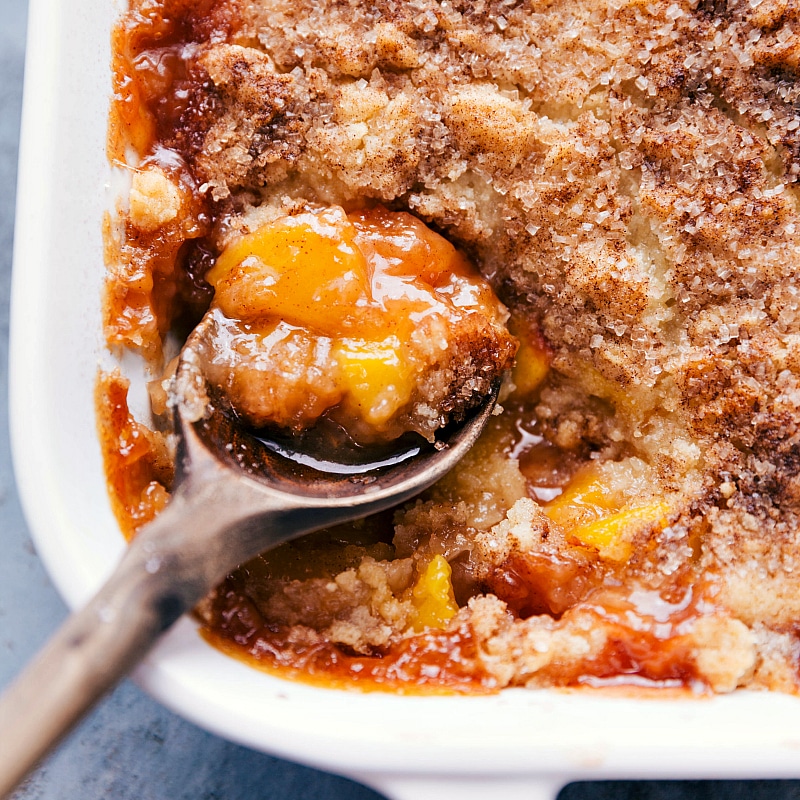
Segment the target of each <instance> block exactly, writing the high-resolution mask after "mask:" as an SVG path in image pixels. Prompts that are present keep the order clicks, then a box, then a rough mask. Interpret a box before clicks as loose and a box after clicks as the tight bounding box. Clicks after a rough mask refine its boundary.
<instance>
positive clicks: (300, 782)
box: [0, 0, 800, 800]
mask: <svg viewBox="0 0 800 800" xmlns="http://www.w3.org/2000/svg"><path fill="white" fill-rule="evenodd" d="M25 23H26V4H25V2H23V0H0V188H2V192H0V384H2V385H0V537H2V538H0V552H1V553H2V556H1V557H0V685H5V684H6V683H7V682H8V681H9V680H10V678H11V676H12V675H13V674H14V673H15V672H16V671H17V670H18V669H20V668H21V667H22V665H23V664H24V662H25V661H26V660H27V659H28V658H29V657H30V656H31V655H32V654H33V652H34V650H35V649H36V648H37V647H38V646H39V645H40V644H41V643H42V642H43V640H44V639H45V637H46V636H47V635H48V634H49V633H50V632H51V631H52V630H53V629H54V628H55V627H56V625H57V624H58V623H59V621H60V620H61V619H62V618H63V617H64V615H65V613H66V609H65V607H64V605H63V603H62V602H61V600H60V599H59V597H58V595H57V594H56V592H55V590H54V589H53V587H52V586H51V584H50V582H49V580H48V578H47V575H46V574H45V572H44V570H43V569H42V566H41V564H40V563H39V560H38V559H37V557H36V553H35V551H34V548H33V545H32V543H31V540H30V537H29V535H28V530H27V527H26V525H25V521H24V519H23V518H22V512H21V510H20V506H19V501H18V499H17V495H16V490H15V486H14V478H13V474H12V471H11V460H10V454H9V446H8V426H7V424H6V419H7V415H8V412H7V400H6V396H7V391H6V389H7V379H8V378H7V375H8V372H7V366H8V359H7V352H8V295H9V283H10V275H11V246H12V232H13V220H14V188H15V182H16V160H17V144H18V138H19V111H20V102H21V97H22V73H23V58H24V50H25V46H24V40H25ZM0 747H2V743H1V742H0ZM378 797H379V796H378V795H376V794H375V793H374V792H372V791H370V790H368V789H365V788H363V787H361V786H358V785H356V784H354V783H351V782H350V781H346V780H344V779H342V778H337V777H334V776H332V775H327V774H325V773H321V772H317V771H315V770H311V769H307V768H305V767H300V766H297V765H295V764H291V763H289V762H286V761H281V760H279V759H275V758H271V757H270V756H266V755H263V754H261V753H254V752H252V751H250V750H247V749H245V748H242V747H237V746H235V745H233V744H230V743H228V742H226V741H224V740H222V739H219V738H217V737H215V736H212V735H210V734H207V733H205V732H203V731H201V730H199V729H198V728H196V727H195V726H193V725H191V724H190V723H188V722H185V721H184V720H182V719H180V718H179V717H176V716H175V715H174V714H171V713H170V712H168V711H166V710H164V709H163V708H161V707H160V706H158V705H157V704H156V703H155V702H153V701H152V700H151V699H150V698H149V697H147V696H146V695H145V694H143V693H142V692H140V691H139V690H138V689H137V688H136V687H135V686H133V685H132V684H131V683H129V682H126V683H124V684H123V685H121V686H120V687H119V688H118V689H117V690H116V691H115V692H114V693H113V694H112V695H111V696H110V697H108V698H107V699H106V700H105V701H104V702H103V703H102V704H101V705H100V707H99V708H98V709H97V710H96V711H95V712H94V713H93V714H92V715H91V716H90V717H89V718H88V719H87V720H86V721H85V722H84V723H83V724H82V725H81V726H80V727H79V728H78V729H77V730H76V731H75V732H74V733H73V734H72V735H71V736H70V737H69V738H68V739H67V741H66V742H65V743H64V745H63V746H62V747H61V748H60V750H59V751H58V752H57V753H56V754H55V755H54V756H53V757H51V758H50V759H49V760H48V761H47V762H46V763H45V764H44V766H43V767H41V768H40V769H39V770H38V772H36V773H35V774H34V775H33V776H31V778H29V780H28V781H27V782H26V784H25V785H24V786H23V787H22V788H21V789H20V790H19V792H18V793H17V794H16V795H15V800H134V799H135V800H167V799H168V798H169V800H212V798H213V800H278V799H279V798H280V800H306V799H307V800H312V798H313V799H314V800H324V799H327V800H344V799H345V798H347V799H348V800H370V799H372V800H376V799H377V798H378ZM689 798H702V799H703V800H723V798H725V800H744V798H751V799H752V800H767V798H769V799H770V800H789V798H798V800H800V782H793V781H761V782H751V783H746V782H729V783H723V782H686V783H666V782H638V783H623V782H609V783H595V784H575V785H572V786H570V787H568V788H567V789H565V790H564V791H563V792H562V794H561V796H560V800H689Z"/></svg>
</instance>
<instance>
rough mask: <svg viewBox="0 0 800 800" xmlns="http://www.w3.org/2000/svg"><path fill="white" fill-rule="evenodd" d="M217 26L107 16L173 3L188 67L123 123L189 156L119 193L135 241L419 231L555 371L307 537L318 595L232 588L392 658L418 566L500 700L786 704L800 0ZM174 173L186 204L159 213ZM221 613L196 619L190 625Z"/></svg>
mask: <svg viewBox="0 0 800 800" xmlns="http://www.w3.org/2000/svg"><path fill="white" fill-rule="evenodd" d="M217 5H218V6H219V8H218V9H217V11H216V12H215V15H211V16H205V17H201V16H199V15H195V14H193V13H189V12H187V11H186V9H184V8H183V6H182V5H181V4H180V3H177V2H175V1H173V0H165V1H164V2H161V3H157V2H155V0H146V1H145V0H137V2H133V3H132V11H131V12H130V14H129V17H128V19H129V21H131V22H132V21H137V20H138V22H137V24H143V23H141V19H140V17H139V16H137V15H141V13H142V12H143V11H144V10H145V9H146V8H151V7H154V8H157V9H159V10H160V11H161V13H163V14H164V15H165V16H166V15H168V13H175V14H177V15H178V16H180V17H181V19H183V20H184V28H183V29H182V30H183V33H182V34H181V35H182V36H183V37H184V40H185V41H188V42H190V43H191V46H189V47H184V48H183V50H182V55H181V59H182V66H181V70H180V74H181V75H183V76H184V77H182V78H174V79H173V82H172V84H170V85H169V86H167V87H166V88H162V89H159V90H158V92H155V90H154V94H153V97H155V96H156V95H158V96H161V97H163V96H168V97H169V96H171V95H170V92H173V93H174V92H175V91H176V88H175V87H178V88H186V87H185V85H184V84H181V81H182V80H183V81H184V83H185V82H187V81H188V83H189V84H191V86H190V88H191V91H190V93H189V94H190V101H189V102H188V103H186V104H184V105H183V106H181V105H180V104H174V105H173V107H172V111H171V112H170V114H169V115H165V112H164V111H163V104H162V106H159V105H158V103H157V102H156V101H155V100H152V101H147V100H144V101H142V109H143V110H142V114H143V115H144V116H145V117H147V118H148V119H151V120H155V123H154V127H155V129H156V130H158V131H160V133H159V134H158V135H157V136H155V138H153V139H152V141H151V144H150V147H151V150H150V151H148V152H140V153H139V156H140V157H141V158H143V159H145V161H144V163H145V164H147V163H149V162H148V161H147V159H148V158H149V159H151V160H153V159H156V160H157V156H158V153H157V149H158V148H166V149H168V150H170V151H172V152H174V153H176V154H178V156H179V160H180V167H179V168H174V167H173V168H172V171H170V170H169V169H166V170H162V171H161V172H160V173H158V174H156V173H152V174H151V177H149V178H147V179H140V180H138V182H137V183H136V185H135V190H136V191H137V192H138V193H139V194H138V195H136V196H135V197H134V196H132V203H131V211H130V214H129V215H128V216H127V217H126V220H127V224H128V225H129V226H130V225H132V226H134V227H137V226H138V228H139V230H140V232H141V234H140V237H139V238H140V239H142V240H145V239H146V240H148V241H149V238H148V237H152V236H153V231H154V230H156V229H157V228H158V227H159V226H164V227H165V230H168V231H174V230H178V229H179V228H180V229H181V230H190V229H191V230H195V228H197V227H198V226H195V227H192V226H191V225H189V224H188V223H187V222H186V219H188V218H190V217H191V218H193V219H195V218H197V217H198V214H199V215H200V216H202V215H203V214H205V215H206V216H205V217H203V220H206V221H207V220H208V219H210V220H211V223H210V225H209V227H208V230H209V231H210V233H208V234H207V235H205V234H204V235H205V236H206V238H205V239H204V241H205V242H206V243H207V244H206V245H205V246H207V247H208V248H209V249H210V251H212V252H217V253H218V252H220V251H221V250H222V249H223V248H224V247H225V246H226V245H227V244H228V243H229V242H231V241H232V240H233V239H235V238H236V237H237V236H240V235H242V234H246V233H249V232H251V231H252V230H255V229H256V228H257V227H258V226H259V225H260V224H263V223H264V221H268V220H270V219H274V218H275V217H276V216H277V215H279V214H285V213H291V211H292V209H296V208H298V207H301V206H303V205H304V204H307V203H313V204H322V205H332V204H335V205H342V206H344V207H345V208H357V207H363V206H364V205H367V206H369V205H370V204H375V203H379V204H382V205H386V206H388V207H391V208H396V209H402V210H406V211H410V212H411V213H412V214H414V215H416V216H418V217H419V218H421V219H423V220H424V221H425V222H427V223H428V224H429V225H430V226H432V227H433V228H435V229H436V230H438V231H440V232H441V233H443V234H444V235H445V236H446V237H447V238H449V239H450V241H452V242H453V243H455V244H456V245H457V246H458V247H460V248H462V249H463V250H464V251H465V252H468V253H469V254H470V255H471V257H472V258H473V259H474V261H475V263H477V264H478V265H479V267H480V269H481V271H482V272H483V274H484V275H485V276H487V277H488V278H489V279H490V280H491V282H492V284H493V286H494V288H495V290H496V291H497V292H498V294H499V296H500V297H501V299H502V300H503V302H505V303H506V305H507V306H508V307H509V309H510V311H511V314H512V322H513V321H514V320H518V321H519V320H521V321H524V322H525V323H526V324H529V325H532V326H533V328H535V330H536V331H537V335H539V336H540V337H541V339H542V341H543V342H545V343H546V353H547V361H548V365H549V371H548V372H547V377H546V378H545V379H544V381H543V382H542V383H541V384H540V385H538V386H537V387H536V390H535V392H533V393H532V394H528V395H526V396H522V395H521V394H520V392H519V391H517V392H516V393H515V392H514V387H513V386H509V387H508V400H507V401H506V402H505V403H504V406H505V412H504V414H503V415H502V416H501V417H499V418H497V420H495V422H494V424H493V425H492V426H491V427H490V430H489V431H488V432H487V434H486V436H485V438H484V440H483V442H482V443H481V444H479V446H478V449H477V450H476V453H475V454H473V455H472V456H470V457H468V459H467V460H466V461H465V462H464V464H462V465H461V466H460V467H459V468H458V470H457V471H456V473H454V474H453V475H451V476H449V477H448V478H447V479H445V481H443V482H442V483H441V484H440V485H438V486H436V487H434V488H433V489H432V490H430V491H429V492H428V493H427V494H426V495H425V496H423V497H422V498H420V499H419V500H418V501H417V502H416V503H415V504H411V505H409V506H407V507H405V508H402V509H399V510H398V511H397V512H396V515H395V518H394V520H393V521H392V522H391V523H388V522H386V521H385V520H384V521H382V522H381V524H380V526H378V528H376V529H375V530H373V531H372V533H371V534H370V535H369V536H365V538H364V539H363V541H361V540H359V541H357V542H355V543H354V541H352V536H351V537H350V539H348V538H347V537H344V539H341V540H336V541H333V540H326V541H325V542H324V543H320V541H319V540H309V544H308V546H307V549H306V550H305V551H304V555H303V558H304V559H307V561H308V563H309V564H310V565H312V566H311V567H309V569H310V570H311V571H313V570H314V569H316V567H314V566H313V565H318V566H319V570H320V571H319V574H314V575H313V576H311V575H309V574H306V573H303V572H302V571H301V572H299V573H296V574H290V571H289V572H287V569H286V565H285V563H284V562H283V561H282V558H283V555H281V553H278V554H277V555H271V556H265V557H264V559H263V560H262V565H266V566H265V567H263V568H262V569H260V570H256V571H253V570H251V571H250V573H248V574H250V575H255V574H256V573H257V574H258V576H259V578H258V580H257V581H256V582H255V583H254V582H253V581H252V580H251V581H250V582H249V583H247V582H246V581H245V583H247V585H246V586H245V588H243V589H241V592H242V595H241V596H242V597H246V598H248V599H249V601H251V602H252V606H251V607H250V608H251V612H252V613H257V614H260V615H261V617H262V618H263V621H264V623H265V624H267V623H269V624H270V625H272V626H273V628H275V629H279V628H281V629H286V630H288V631H294V633H292V634H291V635H289V634H287V638H286V640H285V642H286V648H287V650H289V651H290V650H291V647H292V646H293V645H291V641H292V636H294V637H295V639H297V637H298V636H299V633H298V632H299V631H306V632H307V634H308V636H312V633H313V636H312V638H314V641H320V640H321V641H324V642H327V643H329V644H330V646H331V647H335V646H339V647H341V648H343V649H344V650H345V651H346V652H348V653H357V654H362V655H363V654H380V653H385V652H388V651H390V650H391V648H392V647H393V646H395V645H396V644H397V643H398V642H400V641H403V640H405V639H408V638H409V637H412V636H415V635H419V631H417V630H415V629H414V626H413V618H414V613H415V611H414V605H413V600H412V594H411V592H412V589H413V587H414V586H417V585H419V581H420V579H421V576H422V574H423V573H424V570H425V569H426V565H427V564H430V563H431V559H432V558H434V556H443V557H444V558H445V559H446V560H447V562H448V563H449V565H450V567H451V569H452V586H453V590H454V596H455V600H456V602H457V605H458V607H459V610H458V613H457V614H456V616H455V617H453V619H452V620H451V622H450V623H449V624H450V626H451V627H452V629H453V630H456V629H458V630H459V632H460V633H459V636H461V635H462V634H463V631H464V630H465V629H466V628H465V626H466V627H467V628H468V629H469V630H470V631H471V633H470V635H471V636H472V637H473V640H474V642H475V646H476V650H475V654H474V661H473V662H471V663H472V664H473V667H474V669H475V670H476V671H479V672H481V674H484V675H488V676H490V679H491V681H493V682H494V683H493V685H495V686H507V685H536V686H541V685H554V684H555V685H573V684H576V683H584V684H587V683H588V684H601V685H604V682H609V681H612V680H616V679H617V678H618V677H619V676H620V675H621V676H625V675H628V676H631V675H634V676H637V679H641V680H644V681H649V682H655V683H656V684H661V683H663V684H667V685H673V684H674V683H675V682H678V683H680V684H681V685H690V686H694V687H701V686H705V687H710V688H711V689H713V690H715V691H731V690H733V689H735V688H736V687H741V686H747V687H753V688H773V689H779V690H782V691H797V689H798V657H800V656H799V655H798V654H799V653H800V644H798V638H797V633H796V632H797V629H798V628H797V626H798V621H800V592H798V591H797V579H796V575H797V570H798V569H800V536H798V524H799V523H800V519H799V516H800V430H799V429H798V423H799V422H800V383H799V382H798V378H800V288H798V283H797V278H796V272H797V269H798V266H800V214H799V213H798V210H799V209H798V203H799V202H800V194H799V193H798V191H799V190H798V185H799V184H798V180H799V179H800V111H798V107H799V106H798V103H799V102H800V88H799V87H800V83H798V80H797V71H798V69H800V11H798V8H797V7H796V5H795V4H793V3H790V2H786V0H761V2H739V1H738V0H729V1H728V2H706V0H702V2H699V3H693V2H680V1H679V0H653V1H652V2H647V3H644V2H638V0H607V1H606V2H603V1H602V0H595V1H593V2H576V1H575V0H552V1H549V2H537V3H533V2H517V0H502V2H500V1H497V2H491V1H484V0H481V1H480V2H458V0H456V1H455V2H447V3H439V2H434V0H414V2H405V3H399V2H394V1H393V0H383V2H378V3H372V4H363V3H358V2H355V0H352V2H347V1H346V0H339V1H335V0H325V1H324V2H321V1H320V0H314V1H313V2H312V1H311V0H292V2H291V3H289V2H282V0H259V2H257V3H244V2H235V0H229V1H228V2H225V3H220V4H217ZM145 28H146V26H145ZM144 38H145V39H146V37H144ZM143 40H144V39H143ZM147 41H148V43H147V52H149V53H150V54H151V56H152V57H153V58H154V56H155V54H157V51H158V48H159V47H160V46H161V45H159V43H158V40H157V38H156V39H151V40H147ZM163 46H164V47H166V45H163ZM169 46H170V47H172V46H173V45H172V44H170V45H169ZM137 57H141V53H140V54H139V55H138V56H137ZM151 60H152V58H151ZM185 76H189V77H188V78H187V77H185ZM148 103H149V104H148ZM167 117H168V118H167ZM167 122H169V124H167ZM163 180H172V181H173V182H174V184H175V188H173V189H170V188H169V187H166V186H164V185H163ZM188 184H191V185H192V186H193V189H194V192H195V197H196V198H200V199H201V205H202V207H203V209H204V211H203V212H197V210H196V208H195V206H193V205H191V204H190V203H188V202H179V198H180V197H182V196H183V195H181V194H180V193H179V192H178V189H180V190H181V191H182V192H183V191H185V187H186V185H188ZM148 187H150V189H152V191H159V192H160V196H161V201H160V202H157V203H154V204H153V206H152V208H153V210H152V211H150V212H146V211H145V210H143V208H142V204H141V194H142V192H146V191H148ZM153 187H155V188H153ZM173 212H174V213H173ZM192 215H194V217H192ZM123 216H124V215H123ZM176 218H177V219H176ZM203 224H204V225H205V224H207V222H204V223H203ZM181 226H182V227H181ZM170 235H172V234H170ZM193 235H194V234H193ZM186 241H187V242H188V241H189V239H188V238H187V239H186ZM126 247H128V248H129V249H131V248H132V249H133V250H135V249H136V243H135V242H131V241H128V243H127V244H126ZM171 247H172V249H171V250H170V251H169V252H170V253H172V254H174V252H175V247H174V245H171ZM187 247H188V245H187ZM123 249H124V248H123ZM139 256H141V252H139V254H138V256H137V257H139ZM140 260H141V259H140ZM137 263H139V262H137ZM177 263H178V269H185V267H186V264H185V263H184V262H180V260H179V261H178V262H177ZM161 269H162V270H163V268H161ZM117 271H118V272H119V273H120V274H121V273H124V272H125V270H117ZM110 285H111V294H112V295H113V296H115V297H120V296H121V290H120V286H119V283H118V282H117V283H115V279H114V278H113V277H112V279H111V284H110ZM137 297H139V300H141V298H140V296H139V295H137ZM137 302H138V301H137ZM155 305H156V304H155V303H153V307H155ZM115 313H117V312H115V311H114V309H113V308H112V309H111V310H110V311H109V312H108V315H107V316H108V317H109V318H111V319H113V318H114V316H115ZM162 315H163V312H162ZM117 316H121V315H120V314H119V313H117ZM112 327H113V326H112ZM118 327H119V326H118ZM166 327H168V324H167V325H164V324H162V325H161V330H162V331H163V330H164V329H165V328H166ZM115 330H116V329H115ZM123 338H124V337H123ZM123 343H126V344H129V345H134V346H136V345H137V344H138V343H137V342H136V341H135V340H134V338H133V337H129V339H128V340H127V341H124V342H123ZM145 349H146V348H145ZM526 437H527V438H526ZM534 440H536V441H534ZM532 442H533V444H532ZM548 448H549V449H548ZM553 454H555V456H556V462H557V466H556V467H553V469H552V470H551V472H548V473H547V475H548V476H550V477H548V478H547V480H545V479H544V478H543V477H542V476H543V475H544V472H545V471H544V467H543V466H542V464H544V463H545V462H544V461H543V460H542V459H544V458H551V456H552V455H553ZM549 463H550V462H547V464H549ZM566 465H571V466H569V468H567V466H566ZM547 468H548V469H550V467H549V466H548V467H547ZM551 473H552V475H551ZM556 473H557V474H556ZM586 475H589V476H590V477H585V476H586ZM553 476H555V477H553ZM576 476H577V477H576ZM582 476H584V477H582ZM548 481H549V483H548ZM576 481H577V483H576ZM580 481H584V483H585V485H586V486H591V485H594V484H592V481H594V482H595V484H597V485H602V487H603V492H604V494H603V496H604V497H605V498H606V500H603V502H604V503H606V505H605V506H603V508H605V509H606V510H605V511H604V512H603V513H602V514H601V515H600V517H598V518H592V519H591V520H589V521H588V522H587V519H588V518H585V517H580V514H579V511H580V510H581V508H582V506H580V502H582V501H580V502H579V501H578V500H575V501H574V502H572V505H569V503H567V502H566V501H564V502H562V504H561V506H558V503H559V502H560V501H559V500H558V498H559V497H560V496H564V497H566V496H568V494H569V492H570V491H573V494H574V493H575V492H576V491H577V490H575V489H574V488H573V489H571V488H570V487H575V486H577V485H578V484H579V483H580ZM598 482H599V483H598ZM581 485H583V484H581ZM582 491H583V490H582ZM587 491H588V490H587ZM548 492H549V493H548ZM542 498H546V499H542ZM609 498H610V499H609ZM587 502H588V501H587ZM592 502H594V501H592ZM596 505H597V503H595V505H594V506H592V507H593V508H594V507H595V506H596ZM576 509H577V510H576ZM630 509H633V510H634V512H636V511H637V510H639V509H649V511H648V512H647V513H645V512H644V511H642V512H641V513H639V514H638V516H637V514H636V513H634V514H633V515H632V516H631V517H630V519H628V518H626V520H627V521H625V524H624V525H623V523H622V522H621V521H619V520H618V518H616V517H615V518H614V519H617V522H614V523H613V525H615V526H616V527H614V531H615V533H614V535H615V536H617V542H616V545H615V547H616V549H614V548H612V547H611V545H609V544H607V543H606V540H605V539H603V538H602V537H603V536H606V537H608V536H610V535H611V534H610V533H609V530H610V529H609V528H608V525H610V524H612V523H610V522H608V520H610V519H611V516H610V515H613V514H620V513H625V512H626V510H630ZM581 513H582V512H581ZM598 513H599V512H598ZM648 514H649V516H648ZM602 520H606V525H607V526H606V528H603V529H602V530H600V529H599V528H598V527H597V525H595V527H594V528H591V530H589V529H588V528H586V526H587V525H591V524H594V523H597V522H598V521H602ZM581 526H583V527H581ZM368 527H369V526H368ZM370 530H372V529H371V528H370ZM587 530H588V531H589V532H588V533H587V532H586V531H587ZM581 536H583V537H584V538H581ZM591 537H594V538H591ZM334 538H335V537H334ZM619 541H622V542H623V543H624V547H621V546H619ZM379 545H380V546H379ZM332 552H336V553H339V555H340V556H341V559H343V560H341V559H340V560H338V561H336V564H335V567H334V566H331V561H330V558H331V556H330V553H332ZM320 565H321V566H320ZM326 565H327V566H326ZM240 585H241V581H240ZM520 585H522V586H523V587H527V588H525V591H522V590H520V589H519V586H520ZM215 604H216V605H215ZM222 607H223V603H222V600H221V599H220V595H219V594H218V595H217V596H216V597H212V598H209V600H208V601H207V602H206V603H205V605H204V607H203V614H204V616H205V619H206V620H207V621H208V623H209V624H210V625H212V627H213V626H220V625H221V622H220V620H221V618H222V611H221V609H222ZM226 608H228V610H230V608H229V607H226ZM631 619H633V620H635V621H634V622H633V623H632V622H631V621H630V620H631ZM319 637H321V639H319ZM301 638H302V637H301ZM459 641H460V640H459Z"/></svg>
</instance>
